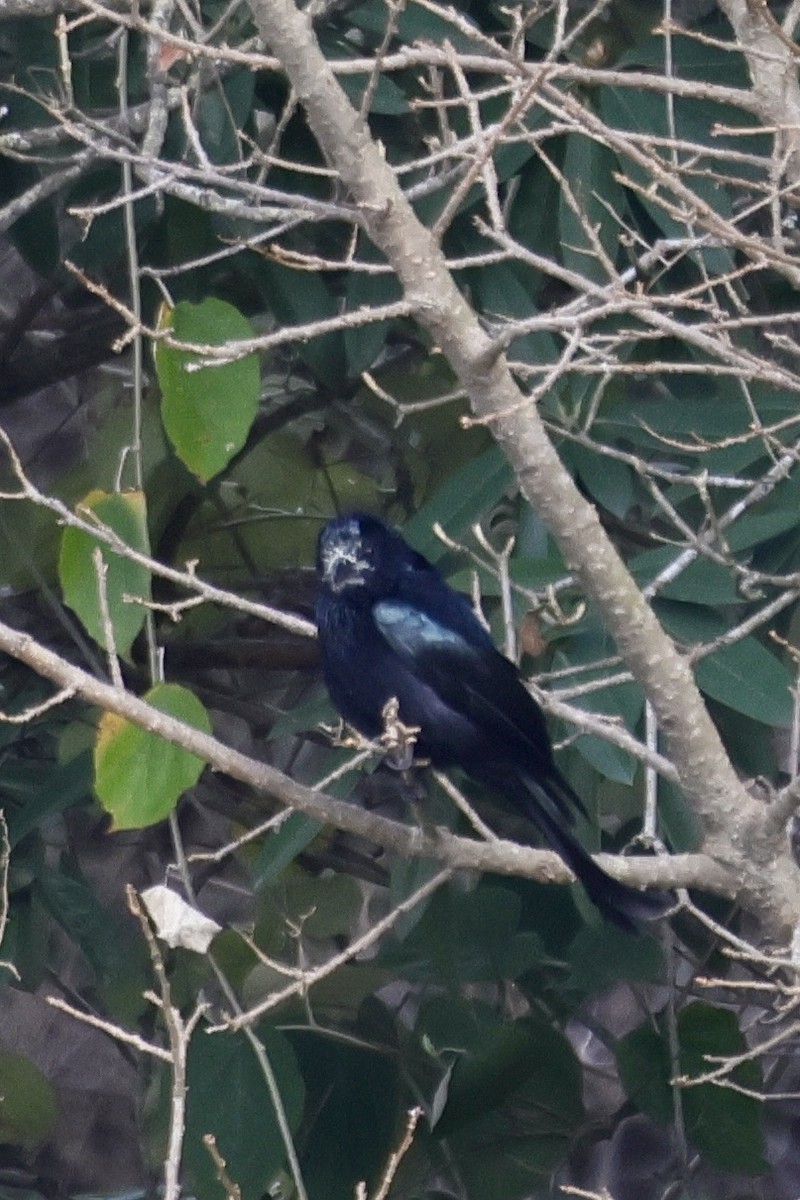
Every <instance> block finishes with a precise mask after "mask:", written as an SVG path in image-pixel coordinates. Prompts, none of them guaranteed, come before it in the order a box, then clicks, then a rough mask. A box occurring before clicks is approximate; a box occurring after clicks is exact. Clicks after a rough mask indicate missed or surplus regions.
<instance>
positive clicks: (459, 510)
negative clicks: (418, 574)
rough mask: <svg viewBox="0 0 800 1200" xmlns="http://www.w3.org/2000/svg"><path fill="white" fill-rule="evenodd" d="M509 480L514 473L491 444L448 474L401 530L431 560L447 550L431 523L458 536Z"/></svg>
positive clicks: (499, 494) (502, 492)
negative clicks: (451, 473) (458, 468)
mask: <svg viewBox="0 0 800 1200" xmlns="http://www.w3.org/2000/svg"><path fill="white" fill-rule="evenodd" d="M513 480H514V473H513V471H512V470H511V467H510V466H509V463H508V460H507V459H506V457H505V456H504V454H503V452H502V450H501V449H500V447H499V446H492V447H491V448H490V449H489V450H486V451H485V452H484V453H483V454H479V455H478V457H477V458H474V459H473V460H472V461H471V462H469V463H467V464H466V465H465V466H464V467H462V468H461V470H460V471H457V472H456V473H455V475H451V476H450V478H449V479H448V480H447V481H446V482H445V483H444V484H443V485H442V486H441V487H440V488H439V490H438V492H437V493H436V495H435V496H434V497H433V499H432V500H429V501H428V503H427V504H425V505H423V507H422V508H421V509H420V510H419V511H418V512H417V513H416V514H415V515H414V516H413V517H412V519H411V520H410V521H409V522H408V524H407V525H406V526H405V529H404V530H403V533H404V535H405V536H406V537H407V538H408V539H409V541H410V542H412V544H413V545H414V547H415V548H416V549H417V550H419V551H420V553H421V554H424V555H425V557H426V558H430V559H431V560H432V561H434V562H435V561H436V560H437V559H439V558H441V557H442V555H443V554H446V553H447V550H446V547H445V546H444V544H443V543H442V542H441V541H440V540H439V538H437V537H436V535H435V533H434V532H433V525H434V523H435V522H437V521H438V522H439V524H440V525H442V526H443V527H444V528H445V529H446V530H447V532H448V533H449V534H450V536H451V537H454V538H460V537H461V536H462V535H463V534H464V533H466V531H467V530H468V529H469V527H470V526H471V525H473V524H474V523H475V521H477V520H478V519H479V517H480V516H481V515H482V514H483V513H484V512H485V510H486V509H487V508H489V507H490V506H491V505H492V504H495V503H496V502H497V500H498V499H499V498H500V497H501V496H502V495H503V494H504V493H505V492H506V491H507V490H508V488H509V487H510V486H511V484H512V483H513Z"/></svg>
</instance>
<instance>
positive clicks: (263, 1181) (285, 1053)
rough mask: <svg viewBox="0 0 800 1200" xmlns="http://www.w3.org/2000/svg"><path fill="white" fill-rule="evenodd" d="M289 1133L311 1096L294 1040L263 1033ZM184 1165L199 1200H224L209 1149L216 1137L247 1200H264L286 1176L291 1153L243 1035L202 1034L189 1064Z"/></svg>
mask: <svg viewBox="0 0 800 1200" xmlns="http://www.w3.org/2000/svg"><path fill="white" fill-rule="evenodd" d="M257 1034H258V1038H259V1041H261V1043H262V1045H263V1047H264V1052H265V1054H266V1056H267V1060H268V1062H269V1065H270V1067H271V1069H272V1073H273V1075H274V1077H275V1082H276V1083H277V1088H278V1092H279V1094H280V1097H281V1101H282V1104H283V1108H284V1111H285V1114H286V1117H287V1119H288V1122H289V1125H290V1127H291V1128H293V1129H294V1128H296V1127H297V1125H298V1123H299V1120H300V1117H301V1115H302V1112H303V1104H304V1099H305V1088H304V1085H303V1080H302V1077H301V1076H300V1072H299V1070H298V1066H297V1061H296V1058H295V1055H294V1052H293V1050H292V1047H291V1045H290V1043H289V1042H288V1040H287V1039H286V1038H285V1037H284V1036H283V1034H281V1033H279V1032H278V1031H277V1030H276V1029H271V1028H269V1027H265V1026H261V1027H259V1029H258V1030H257ZM187 1080H188V1102H187V1110H186V1140H185V1162H186V1166H187V1168H188V1171H189V1174H190V1176H191V1180H192V1187H193V1189H194V1193H195V1195H196V1196H197V1197H198V1200H224V1196H225V1192H224V1190H223V1189H222V1187H221V1186H220V1184H219V1182H218V1180H217V1175H216V1170H215V1168H214V1165H213V1163H212V1161H211V1157H210V1155H209V1153H208V1150H207V1149H206V1147H205V1146H204V1145H203V1137H204V1135H205V1134H208V1133H210V1134H213V1135H214V1137H215V1139H216V1143H217V1149H218V1150H219V1152H220V1154H221V1155H222V1157H223V1158H224V1159H225V1161H226V1163H227V1168H228V1173H229V1176H230V1178H231V1179H234V1180H235V1181H236V1183H237V1184H238V1185H239V1187H240V1188H241V1196H242V1200H260V1198H261V1197H262V1196H263V1195H265V1194H267V1193H268V1192H269V1189H270V1185H271V1184H272V1183H274V1181H275V1178H276V1176H277V1175H278V1174H279V1172H280V1171H281V1170H282V1168H283V1165H284V1162H285V1159H286V1152H285V1148H284V1144H283V1139H282V1137H281V1132H280V1128H279V1125H278V1119H277V1117H276V1114H275V1107H274V1105H273V1102H272V1098H271V1095H270V1091H269V1088H268V1087H267V1082H266V1080H265V1078H264V1073H263V1071H262V1068H261V1065H260V1063H259V1061H258V1059H257V1058H256V1055H255V1052H254V1050H253V1047H252V1046H251V1045H250V1043H249V1041H248V1040H247V1039H246V1038H245V1036H244V1034H242V1033H233V1034H231V1033H222V1034H209V1033H207V1032H206V1031H205V1030H204V1029H202V1028H200V1029H199V1030H198V1031H197V1032H196V1033H195V1035H194V1037H193V1039H192V1042H191V1045H190V1047H189V1056H188V1062H187Z"/></svg>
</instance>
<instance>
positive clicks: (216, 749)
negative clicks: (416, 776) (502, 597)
mask: <svg viewBox="0 0 800 1200" xmlns="http://www.w3.org/2000/svg"><path fill="white" fill-rule="evenodd" d="M0 651H3V652H5V653H6V654H10V655H11V656H12V657H13V658H17V659H19V660H20V662H24V663H26V664H27V665H28V666H29V667H31V668H32V669H33V670H34V671H36V672H37V673H38V674H39V675H43V676H44V677H45V678H47V679H51V680H53V682H54V683H57V684H58V685H59V686H60V687H62V688H65V689H68V691H69V692H70V693H71V694H73V695H77V696H81V697H82V698H83V699H84V700H87V701H89V702H90V703H91V704H96V705H98V706H99V707H100V708H102V709H105V710H106V711H108V712H114V713H118V714H119V716H121V717H125V718H127V720H129V721H132V722H133V723H134V724H136V725H139V726H141V727H142V728H143V729H147V730H149V731H150V732H151V733H157V734H158V735H159V736H160V737H163V738H165V739H166V740H167V741H168V742H174V743H175V745H177V746H183V747H184V749H186V750H190V751H192V752H193V753H195V754H197V755H198V756H199V757H200V758H202V759H203V760H204V761H205V762H207V763H208V764H209V765H210V766H211V767H212V768H213V769H214V770H216V771H222V772H223V773H224V774H225V775H229V776H230V777H231V778H232V779H238V780H240V781H241V782H242V783H246V784H248V785H249V786H250V787H252V788H253V789H254V790H255V791H257V792H259V793H261V794H262V795H265V796H271V797H272V798H274V799H275V800H278V801H279V802H280V803H281V804H284V805H286V806H287V807H289V808H293V809H296V810H297V811H298V812H303V813H306V815H307V816H310V817H313V818H314V819H315V820H317V821H320V822H322V823H323V824H326V825H332V826H334V827H335V828H337V829H341V830H344V831H345V832H346V833H352V834H355V835H357V836H359V837H363V838H366V839H367V840H369V841H371V842H373V843H375V844H376V845H379V846H385V847H386V848H387V849H390V850H393V851H395V852H396V853H398V854H405V855H410V856H411V857H412V858H429V859H434V860H436V861H437V862H440V863H442V864H443V865H444V866H448V867H454V868H458V869H468V870H479V871H493V872H496V873H497V874H501V875H523V876H529V877H532V878H536V879H541V880H546V881H549V882H553V883H564V882H566V881H568V880H570V879H572V878H573V876H572V874H571V873H570V871H569V869H568V868H567V867H566V866H565V864H564V863H563V862H562V860H561V859H560V858H559V857H558V855H557V854H553V853H552V852H551V851H549V850H532V849H531V848H530V847H527V846H518V845H516V844H515V843H514V842H506V841H503V840H497V841H493V842H478V841H472V840H470V839H468V838H463V837H455V836H454V835H453V834H451V833H448V832H446V831H443V830H442V831H437V832H436V833H427V832H424V831H423V830H421V829H418V828H416V827H414V826H410V825H403V824H400V823H399V822H397V821H390V820H388V819H387V818H386V817H381V816H378V815H377V814H375V813H370V812H366V811H365V810H364V809H362V808H359V807H358V806H357V805H355V804H348V803H346V802H345V801H342V800H336V799H334V797H333V796H328V795H326V794H325V793H324V792H318V791H315V790H314V789H313V788H309V787H304V786H303V785H302V784H299V783H295V781H294V780H292V779H290V778H289V777H288V776H287V775H284V774H282V772H280V771H277V770H276V769H275V768H274V767H271V766H269V765H268V764H267V763H263V762H259V761H258V760H257V759H254V758H249V757H248V756H247V755H246V754H241V753H240V752H239V751H238V750H234V749H232V748H231V747H230V746H226V745H225V744H224V743H223V742H220V741H218V740H217V739H216V738H214V737H211V736H210V735H209V734H207V733H203V732H202V731H201V730H199V729H194V728H192V727H191V726H190V725H184V724H183V723H182V722H181V721H178V720H176V719H175V718H174V717H170V716H168V715H167V714H166V713H163V712H159V711H158V709H156V708H153V707H152V706H151V705H149V704H147V703H145V701H144V700H140V699H139V698H138V697H137V696H134V695H133V694H132V693H131V692H127V691H124V690H123V689H121V688H115V687H111V686H110V685H109V684H107V683H102V682H101V681H100V680H98V679H96V678H95V677H94V676H93V675H89V674H88V673H87V672H86V671H83V670H81V669H80V667H76V666H73V664H72V663H69V662H67V660H66V659H64V658H61V657H60V656H59V655H57V654H54V653H53V651H52V650H48V649H46V648H45V647H44V646H42V645H41V644H40V643H38V642H36V641H35V640H34V639H33V638H32V637H30V636H29V635H28V634H25V633H20V632H19V631H18V630H16V629H12V628H11V627H10V626H8V625H4V624H2V623H0ZM598 862H600V863H601V864H602V866H603V867H604V868H605V869H607V870H608V871H609V873H610V874H613V875H614V876H615V877H616V878H617V879H621V880H623V881H624V882H625V883H630V884H633V885H634V886H637V885H638V886H649V887H657V888H675V887H701V888H704V889H706V890H709V891H715V892H720V893H722V894H723V895H728V896H733V895H734V894H735V889H736V880H735V878H734V876H732V875H731V873H730V872H728V871H727V870H726V869H725V867H724V866H723V865H721V864H720V863H717V862H715V860H714V859H713V858H710V857H709V856H707V855H705V854H683V855H676V856H674V857H672V858H658V859H656V858H621V857H619V856H617V855H599V856H598Z"/></svg>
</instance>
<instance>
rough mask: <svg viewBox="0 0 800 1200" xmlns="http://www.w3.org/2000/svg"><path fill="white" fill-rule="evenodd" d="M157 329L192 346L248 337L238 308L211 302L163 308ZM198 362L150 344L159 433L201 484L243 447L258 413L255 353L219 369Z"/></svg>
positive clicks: (183, 352)
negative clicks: (162, 432) (158, 398)
mask: <svg viewBox="0 0 800 1200" xmlns="http://www.w3.org/2000/svg"><path fill="white" fill-rule="evenodd" d="M159 328H160V329H162V330H164V329H169V330H170V331H171V332H172V334H173V336H174V337H175V338H176V339H178V340H179V341H183V342H195V343H197V344H198V345H211V346H221V345H224V344H225V343H226V342H236V341H242V340H244V339H246V338H251V337H252V336H253V330H252V327H251V325H250V323H249V321H247V320H246V318H245V317H243V316H242V314H241V313H240V312H239V310H238V309H236V308H234V307H233V305H232V304H228V303H226V302H225V301H224V300H217V299H214V298H213V297H209V298H208V299H206V300H203V301H202V303H201V304H189V303H188V302H187V301H181V302H180V303H179V304H177V305H176V307H175V308H174V309H171V310H169V309H164V310H163V311H162V317H161V320H160V323H159ZM201 360H202V355H200V354H196V353H194V352H193V351H189V350H175V349H173V348H172V347H170V346H165V345H164V344H163V342H159V343H158V344H157V345H156V350H155V361H156V373H157V375H158V382H159V384H160V386H161V418H162V420H163V422H164V428H165V429H166V431H167V435H168V437H169V440H170V441H171V442H172V445H173V446H174V447H175V452H176V454H177V455H178V457H179V458H180V459H181V461H182V462H183V463H185V465H186V466H187V467H188V468H189V470H190V471H192V472H193V473H194V474H195V475H197V476H198V478H199V479H201V480H202V481H203V482H204V483H205V482H207V481H208V480H209V479H211V478H213V476H214V475H217V474H219V472H220V471H222V470H223V469H224V468H225V467H226V466H227V465H228V463H229V462H230V460H231V459H232V458H233V456H234V454H236V453H237V452H238V451H239V450H241V448H242V446H243V445H244V444H245V441H246V440H247V435H248V433H249V432H250V427H251V425H252V424H253V421H254V420H255V417H256V413H257V412H258V401H259V394H260V380H261V373H260V367H259V361H258V356H257V355H256V354H248V355H247V356H246V357H245V358H240V359H237V361H235V362H229V363H225V364H224V365H222V366H205V367H198V366H197V364H198V363H199V362H200V361H201ZM190 367H191V368H194V369H192V370H188V369H187V368H190Z"/></svg>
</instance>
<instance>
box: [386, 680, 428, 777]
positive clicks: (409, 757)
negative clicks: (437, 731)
mask: <svg viewBox="0 0 800 1200" xmlns="http://www.w3.org/2000/svg"><path fill="white" fill-rule="evenodd" d="M381 720H382V721H383V733H382V734H381V735H380V737H379V738H378V741H379V742H380V744H381V746H382V747H383V749H384V750H385V752H386V760H387V762H388V763H389V765H390V766H391V767H393V768H394V769H395V770H396V771H407V770H408V768H409V767H410V766H411V764H412V763H413V761H414V747H415V745H416V743H417V734H418V733H419V731H420V727H419V725H404V724H403V722H402V721H401V720H400V701H399V700H398V699H397V697H396V696H392V698H391V699H390V700H387V701H386V703H385V704H384V706H383V708H382V709H381Z"/></svg>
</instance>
